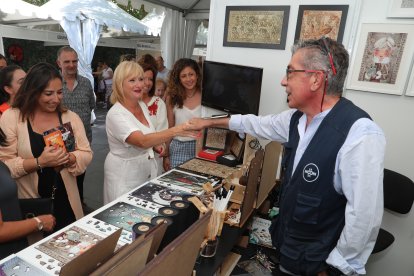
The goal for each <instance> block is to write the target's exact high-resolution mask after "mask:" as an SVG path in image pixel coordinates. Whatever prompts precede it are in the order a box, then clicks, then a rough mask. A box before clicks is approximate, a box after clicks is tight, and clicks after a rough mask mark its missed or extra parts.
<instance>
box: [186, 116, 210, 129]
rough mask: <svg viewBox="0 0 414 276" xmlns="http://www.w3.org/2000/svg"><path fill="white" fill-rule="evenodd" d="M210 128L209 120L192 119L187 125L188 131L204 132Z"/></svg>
mask: <svg viewBox="0 0 414 276" xmlns="http://www.w3.org/2000/svg"><path fill="white" fill-rule="evenodd" d="M209 126H210V122H209V119H203V118H192V119H190V120H188V121H187V122H186V123H185V129H186V130H203V129H205V128H206V127H209Z"/></svg>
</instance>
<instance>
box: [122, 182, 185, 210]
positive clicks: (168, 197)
mask: <svg viewBox="0 0 414 276" xmlns="http://www.w3.org/2000/svg"><path fill="white" fill-rule="evenodd" d="M130 195H131V196H134V197H137V198H141V199H144V200H147V201H150V202H155V203H157V204H160V205H163V206H170V203H171V201H174V200H181V199H182V198H183V196H184V195H188V193H186V192H184V191H181V190H177V189H171V188H168V187H165V186H162V185H158V184H154V183H147V184H145V185H142V186H140V187H139V188H138V189H136V190H135V191H133V192H132V193H131V194H130Z"/></svg>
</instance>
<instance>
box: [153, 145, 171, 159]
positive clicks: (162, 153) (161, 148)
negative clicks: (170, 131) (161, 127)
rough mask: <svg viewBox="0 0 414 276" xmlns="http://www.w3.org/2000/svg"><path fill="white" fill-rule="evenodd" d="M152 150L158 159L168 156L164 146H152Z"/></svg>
mask: <svg viewBox="0 0 414 276" xmlns="http://www.w3.org/2000/svg"><path fill="white" fill-rule="evenodd" d="M153 150H154V151H155V152H156V153H158V154H159V155H160V157H167V156H168V151H167V146H166V145H165V144H161V145H157V146H154V147H153Z"/></svg>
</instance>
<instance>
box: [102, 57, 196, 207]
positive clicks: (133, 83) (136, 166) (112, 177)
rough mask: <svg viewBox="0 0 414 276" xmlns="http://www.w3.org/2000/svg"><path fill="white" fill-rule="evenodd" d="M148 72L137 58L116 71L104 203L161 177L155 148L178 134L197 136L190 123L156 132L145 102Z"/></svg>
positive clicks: (108, 121) (108, 120)
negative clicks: (189, 126) (158, 176)
mask: <svg viewBox="0 0 414 276" xmlns="http://www.w3.org/2000/svg"><path fill="white" fill-rule="evenodd" d="M144 86H145V83H144V71H143V70H142V68H141V66H140V65H139V64H138V63H136V62H133V61H123V62H121V63H120V64H119V65H118V67H117V68H116V70H115V73H114V77H113V86H112V89H113V91H112V94H111V103H112V104H113V106H112V108H111V109H110V110H109V112H108V114H107V116H106V133H107V135H108V143H109V150H110V151H109V153H108V155H107V157H106V160H105V178H104V203H105V204H106V203H108V202H110V201H112V200H114V199H116V198H117V197H119V196H121V195H122V194H125V193H126V192H129V191H131V190H132V189H134V188H136V187H138V186H140V185H142V184H143V183H145V182H146V181H148V180H150V179H152V178H154V177H156V176H157V171H158V165H157V162H156V160H155V158H154V157H155V154H154V149H155V150H156V151H157V152H161V153H162V152H164V150H165V149H164V148H163V147H162V146H160V145H162V144H163V143H165V142H166V141H168V140H169V139H171V138H172V137H174V136H176V135H180V136H189V137H197V135H198V133H196V132H190V131H186V130H185V129H186V126H187V125H186V124H181V125H177V126H175V127H173V128H170V129H167V130H163V131H160V132H155V131H156V130H155V128H154V125H153V124H152V122H151V119H150V116H149V114H148V108H147V106H146V105H145V103H144V102H143V101H142V95H143V91H144V89H145V88H144Z"/></svg>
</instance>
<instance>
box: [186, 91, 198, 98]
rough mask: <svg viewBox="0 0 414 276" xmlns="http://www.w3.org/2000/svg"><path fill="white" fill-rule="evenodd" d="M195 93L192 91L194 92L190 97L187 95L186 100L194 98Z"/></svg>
mask: <svg viewBox="0 0 414 276" xmlns="http://www.w3.org/2000/svg"><path fill="white" fill-rule="evenodd" d="M196 93H197V90H194V92H193V94H192V95H191V96H190V95H187V98H188V99H191V98H192V97H194V95H195V94H196Z"/></svg>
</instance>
